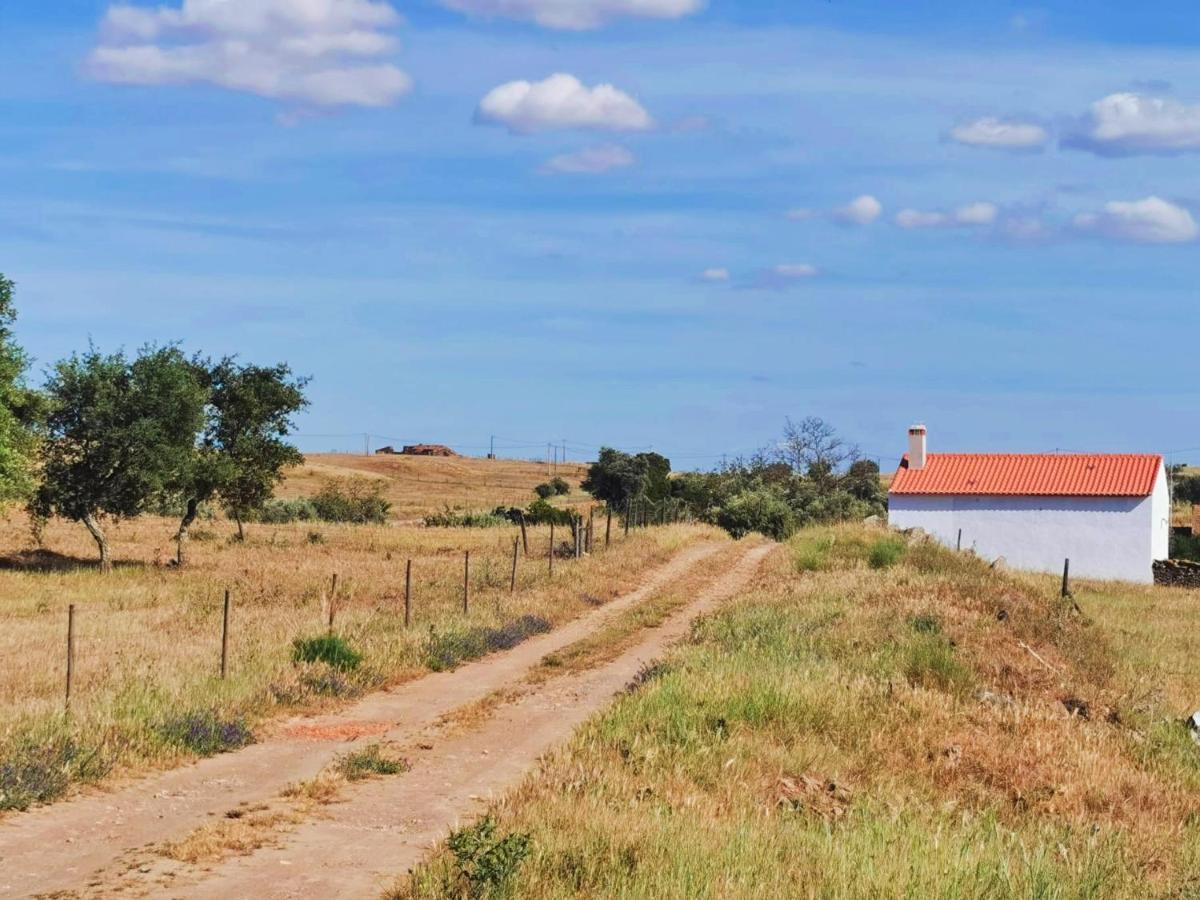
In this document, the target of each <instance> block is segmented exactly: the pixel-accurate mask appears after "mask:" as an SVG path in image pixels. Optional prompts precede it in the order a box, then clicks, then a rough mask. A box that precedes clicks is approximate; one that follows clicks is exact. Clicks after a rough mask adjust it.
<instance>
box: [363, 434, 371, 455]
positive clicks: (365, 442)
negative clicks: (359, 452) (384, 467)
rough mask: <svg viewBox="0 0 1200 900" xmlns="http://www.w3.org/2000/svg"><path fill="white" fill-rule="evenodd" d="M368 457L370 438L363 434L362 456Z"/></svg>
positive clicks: (369, 453)
mask: <svg viewBox="0 0 1200 900" xmlns="http://www.w3.org/2000/svg"><path fill="white" fill-rule="evenodd" d="M370 455H371V436H370V435H369V434H364V435H363V456H370Z"/></svg>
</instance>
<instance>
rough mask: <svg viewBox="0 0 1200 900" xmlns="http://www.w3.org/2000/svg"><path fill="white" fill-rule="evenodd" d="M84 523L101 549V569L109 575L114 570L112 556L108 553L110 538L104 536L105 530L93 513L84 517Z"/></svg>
mask: <svg viewBox="0 0 1200 900" xmlns="http://www.w3.org/2000/svg"><path fill="white" fill-rule="evenodd" d="M83 524H84V525H85V526H87V530H88V531H90V532H91V533H92V537H93V538H94V539H95V541H96V546H97V547H98V548H99V549H100V571H101V572H103V573H104V574H105V575H107V574H108V573H109V572H111V571H112V557H111V556H109V553H108V538H107V537H105V536H104V531H103V530H101V528H100V523H99V522H98V521H96V517H95V516H94V515H92V514H91V513H88V514H87V515H86V516H84V517H83Z"/></svg>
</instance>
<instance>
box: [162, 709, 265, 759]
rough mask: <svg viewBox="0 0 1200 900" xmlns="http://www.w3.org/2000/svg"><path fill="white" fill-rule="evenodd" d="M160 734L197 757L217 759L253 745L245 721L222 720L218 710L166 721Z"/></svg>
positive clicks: (197, 712) (187, 713)
mask: <svg viewBox="0 0 1200 900" xmlns="http://www.w3.org/2000/svg"><path fill="white" fill-rule="evenodd" d="M158 733H159V734H160V735H161V736H162V737H163V739H164V740H165V741H166V742H167V743H169V744H174V745H176V746H179V747H184V748H186V749H188V750H190V751H192V752H193V753H195V754H197V755H198V756H215V755H216V754H218V753H225V752H227V751H229V750H237V749H239V748H241V747H245V746H246V745H248V744H251V743H253V742H254V735H253V734H252V733H251V731H250V728H249V726H248V725H247V724H246V720H245V719H244V718H240V717H235V718H223V717H222V716H221V715H220V714H219V713H217V712H216V711H215V710H211V709H201V710H194V711H192V712H186V713H181V714H179V715H177V716H171V717H169V718H167V719H164V720H163V721H162V722H161V723H159V726H158Z"/></svg>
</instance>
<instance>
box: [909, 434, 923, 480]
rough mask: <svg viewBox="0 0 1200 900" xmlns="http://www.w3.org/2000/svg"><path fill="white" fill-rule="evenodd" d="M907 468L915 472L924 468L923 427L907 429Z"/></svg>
mask: <svg viewBox="0 0 1200 900" xmlns="http://www.w3.org/2000/svg"><path fill="white" fill-rule="evenodd" d="M908 467H909V468H910V469H914V470H916V471H920V470H921V469H923V468H925V426H924V425H914V426H913V427H912V428H910V429H908Z"/></svg>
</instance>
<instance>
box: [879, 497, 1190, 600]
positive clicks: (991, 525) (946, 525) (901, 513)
mask: <svg viewBox="0 0 1200 900" xmlns="http://www.w3.org/2000/svg"><path fill="white" fill-rule="evenodd" d="M1163 487H1164V490H1165V488H1166V480H1165V476H1164V477H1163ZM1161 502H1163V501H1162V499H1161V498H1159V497H1158V493H1157V487H1156V489H1155V493H1154V494H1152V495H1151V496H1149V497H977V496H951V497H938V496H914V495H904V494H897V495H892V496H890V497H889V498H888V506H889V509H888V522H889V524H891V525H892V526H894V527H896V528H923V529H925V531H927V532H929V533H930V534H931V535H933V536H934V537H935V538H937V540H939V541H940V542H942V543H943V544H945V545H947V546H949V547H953V546H954V545H955V541H956V540H957V537H958V530H959V529H960V528H961V529H962V546H963V549H964V550H966V549H973V550H974V551H975V552H976V553H978V554H979V555H981V556H983V557H984V558H986V559H995V558H996V557H999V556H1003V557H1004V559H1005V560H1006V561H1007V563H1008V564H1009V565H1010V566H1013V567H1014V568H1018V569H1028V570H1031V571H1037V572H1061V571H1062V567H1063V560H1064V559H1070V560H1071V573H1072V574H1073V575H1078V576H1079V577H1082V578H1114V579H1121V580H1123V581H1134V582H1141V583H1149V582H1152V581H1153V579H1154V575H1153V571H1152V568H1151V563H1152V560H1153V559H1154V558H1155V554H1156V553H1159V552H1161V553H1162V554H1163V555H1164V556H1165V555H1166V548H1165V546H1164V545H1163V544H1162V541H1164V540H1165V539H1166V538H1165V536H1166V535H1167V534H1168V533H1169V532H1167V531H1162V535H1163V537H1162V539H1161V540H1160V529H1159V528H1157V527H1156V525H1157V523H1158V521H1159V517H1160V516H1161V511H1160V509H1159V507H1158V505H1159V504H1160V503H1161ZM1168 519H1169V515H1168Z"/></svg>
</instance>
